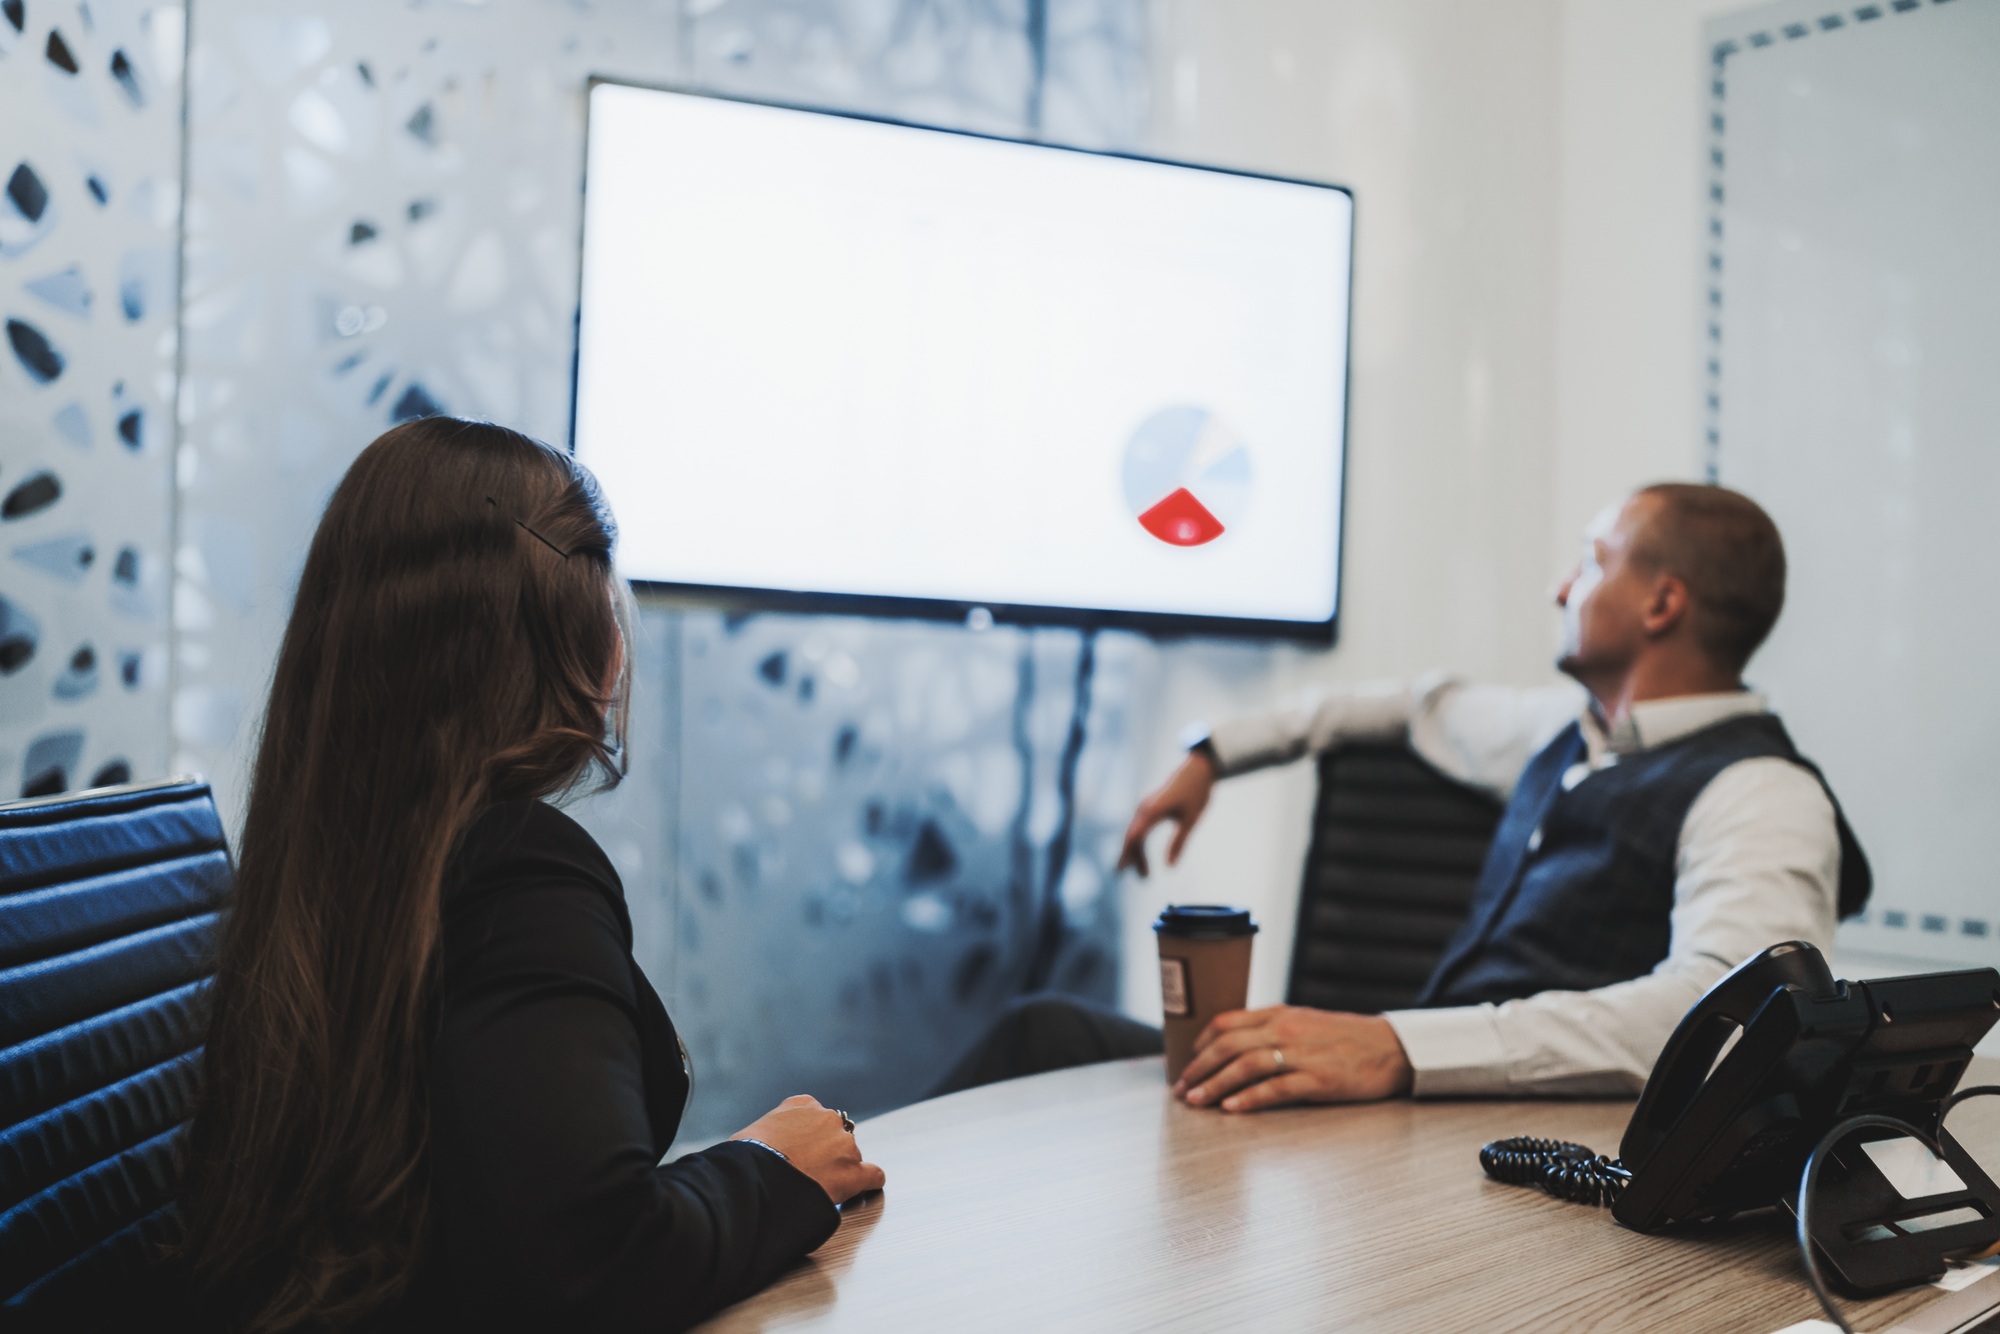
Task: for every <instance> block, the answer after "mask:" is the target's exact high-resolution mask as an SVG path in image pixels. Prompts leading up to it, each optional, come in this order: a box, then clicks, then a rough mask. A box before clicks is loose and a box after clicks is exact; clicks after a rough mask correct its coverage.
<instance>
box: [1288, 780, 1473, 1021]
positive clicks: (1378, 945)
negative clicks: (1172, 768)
mask: <svg viewBox="0 0 2000 1334" xmlns="http://www.w3.org/2000/svg"><path fill="white" fill-rule="evenodd" d="M1499 822H1500V803H1499V802H1498V801H1496V800H1495V799H1494V798H1493V797H1492V796H1491V795H1489V794H1487V793H1485V792H1480V791H1477V790H1475V789H1473V788H1469V787H1466V786H1465V785H1464V784H1462V783H1459V782H1456V781H1454V780H1452V779H1450V778H1446V777H1445V776H1444V775H1443V774H1441V773H1439V772H1438V771H1437V770H1435V769H1433V768H1431V766H1430V765H1428V764H1426V763H1424V762H1423V761H1422V760H1420V759H1418V758H1417V756H1416V755H1415V754H1414V753H1413V752H1411V751H1410V750H1409V749H1408V748H1407V747H1405V746H1395V745H1366V746H1362V745H1351V746H1340V747H1337V748H1335V749H1334V750H1331V751H1328V752H1327V753H1326V754H1325V755H1324V756H1322V757H1321V759H1320V763H1319V798H1318V802H1317V804H1316V805H1315V807H1314V810H1313V834H1312V843H1311V846H1310V847H1309V849H1308V850H1307V853H1306V869H1305V883H1304V884H1303V885H1301V886H1300V889H1299V917H1298V933H1297V935H1296V936H1295V937H1294V942H1293V946H1292V974H1291V982H1290V985H1289V988H1288V991H1287V994H1286V997H1285V999H1286V1000H1287V1001H1288V1002H1289V1003H1290V1004H1293V1005H1313V1006H1317V1007H1319V1008H1320V1009H1325V1010H1348V1011H1352V1012H1355V1013H1360V1014H1379V1013H1380V1012H1381V1011H1383V1010H1394V1009H1398V1008H1401V1007H1404V1006H1407V1005H1409V1003H1410V1002H1411V1001H1413V1000H1415V999H1416V998H1417V993H1418V992H1419V991H1421V990H1422V989H1423V985H1424V983H1425V981H1426V980H1428V979H1429V977H1430V975H1431V969H1433V968H1434V967H1436V966H1437V961H1438V959H1439V958H1440V957H1441V956H1442V955H1443V954H1444V947H1445V945H1446V944H1447V943H1448V942H1449V941H1450V940H1451V937H1452V933H1453V932H1455V931H1456V930H1458V928H1459V925H1460V923H1462V922H1464V921H1465V915H1466V912H1467V911H1468V910H1469V908H1470V907H1471V903H1472V890H1473V886H1474V885H1475V884H1477V883H1478V880H1479V868H1480V866H1481V865H1482V864H1483V863H1484V862H1485V860H1486V849H1487V847H1488V845H1489V844H1491V843H1492V842H1493V830H1494V827H1495V826H1496V825H1498V824H1499Z"/></svg>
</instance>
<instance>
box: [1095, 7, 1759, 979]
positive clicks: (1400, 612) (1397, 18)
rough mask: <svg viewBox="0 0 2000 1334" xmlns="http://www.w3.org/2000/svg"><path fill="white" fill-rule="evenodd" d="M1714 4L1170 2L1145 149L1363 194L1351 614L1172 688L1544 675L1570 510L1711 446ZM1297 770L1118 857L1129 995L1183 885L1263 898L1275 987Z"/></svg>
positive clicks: (1572, 524) (1302, 810)
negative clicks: (1551, 597) (1709, 147)
mask: <svg viewBox="0 0 2000 1334" xmlns="http://www.w3.org/2000/svg"><path fill="white" fill-rule="evenodd" d="M1731 7H1733V6H1730V5H1727V4H1722V3H1716V2H1715V0H1155V3H1154V6H1153V21H1154V27H1153V33H1152V41H1153V43H1154V52H1153V62H1152V63H1153V69H1154V110H1153V134H1152V143H1151V147H1152V150H1153V151H1155V152H1158V153H1161V154H1163V155H1166V156H1171V157H1181V158H1190V159H1195V160H1200V161H1209V162H1217V163H1221V164H1225V165H1230V166H1241V167H1251V168H1258V169H1262V170H1268V171H1276V172H1282V173H1288V174H1295V175H1301V176H1309V177H1318V178H1321V179H1326V180H1331V181H1336V182H1339V183H1341V184H1345V185H1350V186H1352V187H1354V189H1355V192H1356V197H1357V210H1356V219H1357V225H1356V279H1355V312H1354V367H1353V374H1354V381H1353V391H1352V394H1353V406H1352V419H1351V423H1350V450H1351V454H1350V464H1349V474H1348V480H1349V510H1348V522H1349V529H1348V535H1347V561H1348V564H1347V570H1346V583H1345V606H1344V610H1343V613H1342V625H1341V642H1340V644H1339V646H1338V647H1337V648H1336V649H1335V650H1334V651H1333V652H1331V653H1329V654H1323V655H1321V654H1303V653H1291V654H1279V655H1277V656H1276V657H1275V658H1274V659H1267V660H1264V661H1265V663H1266V664H1267V665H1264V666H1263V667H1262V669H1261V670H1249V669H1248V668H1247V667H1246V668H1244V669H1240V670H1237V671H1235V672H1233V673H1232V672H1231V671H1229V670H1228V659H1227V657H1226V655H1225V654H1224V653H1223V652H1222V651H1221V650H1216V651H1214V652H1213V653H1211V654H1210V655H1208V656H1207V657H1198V656H1195V655H1187V654H1182V655H1180V656H1179V657H1177V658H1176V659H1174V660H1173V662H1172V663H1171V664H1170V666H1169V669H1168V671H1167V673H1166V679H1165V681H1164V682H1163V691H1162V696H1163V697H1162V700H1161V706H1162V707H1161V710H1160V716H1162V717H1166V718H1173V719H1188V718H1195V717H1218V716H1222V715H1224V714H1226V713H1229V712H1233V711H1238V710H1247V709H1250V708H1254V707H1256V705H1257V703H1258V702H1259V700H1260V699H1264V698H1268V697H1269V696H1270V695H1271V694H1273V693H1276V692H1279V691H1282V690H1285V689H1289V688H1293V687H1296V686H1298V685H1301V684H1305V683H1308V682H1311V681H1315V680H1355V679H1366V678H1370V677H1377V676H1391V675H1406V674H1409V673H1413V672H1417V671H1421V670H1424V669H1426V668H1431V667H1447V668H1451V669H1453V670H1455V671H1459V672H1462V673H1465V674H1467V675H1469V676H1474V677H1479V678H1483V679H1488V680H1499V681H1507V682H1515V683H1521V684H1529V683H1534V682H1538V681H1545V680H1548V679H1550V676H1551V669H1550V666H1549V660H1550V655H1551V652H1552V650H1553V647H1554V642H1555V638H1554V635H1555V620H1554V615H1553V613H1552V612H1551V611H1550V610H1549V608H1548V593H1549V589H1550V586H1551V584H1552V583H1553V580H1554V577H1555V576H1556V575H1557V573H1558V572H1559V571H1560V570H1561V568H1562V567H1563V566H1564V565H1565V564H1566V563H1567V562H1568V561H1569V560H1571V559H1572V558H1573V554H1574V551H1575V544H1576V534H1577V532H1578V531H1579V530H1580V529H1581V527H1582V525H1583V524H1584V522H1585V521H1586V520H1587V519H1588V518H1589V517H1590V516H1591V515H1592V514H1593V513H1594V512H1595V511H1596V510H1597V509H1598V508H1599V507H1600V506H1601V505H1603V504H1604V503H1605V502H1606V501H1607V500H1609V499H1612V498H1614V497H1616V496H1617V495H1619V494H1621V493H1622V492H1624V491H1625V490H1628V489H1630V488H1631V487H1633V486H1635V485H1638V484H1641V483H1644V482H1647V481H1652V480H1657V479H1660V478H1668V477H1692V476H1694V475H1696V472H1697V469H1698V467H1699V462H1700V450H1699V437H1698V430H1699V423H1700V418H1699V412H1698V408H1699V399H1698V392H1699V390H1698V383H1699V382H1698V379H1697V376H1696V370H1697V366H1696V353H1695V346H1696V344H1695V337H1694V334H1695V328H1696V325H1695V320H1696V316H1697V305H1696V302H1697V298H1698V293H1699V291H1700V286H1699V270H1698V267H1697V265H1698V263H1699V262H1700V261H1699V253H1700V251H1699V242H1700V232H1699V228H1700V226H1701V211H1700V177H1699V169H1700V162H1701V153H1702V150H1703V144H1704V139H1703V118H1704V116H1705V114H1706V111H1705V103H1704V100H1703V83H1702V77H1703V76H1702V71H1703V68H1704V62H1703V57H1702V53H1701V24H1702V21H1703V19H1704V18H1705V17H1707V16H1708V15H1710V14H1713V13H1715V12H1718V11H1720V10H1723V9H1727V8H1731ZM1173 758H1174V746H1173V738H1172V737H1171V736H1161V737H1160V738H1158V751H1157V757H1156V761H1155V766H1154V767H1155V771H1156V772H1157V773H1163V772H1164V771H1165V770H1166V769H1167V768H1168V767H1169V766H1170V765H1171V763H1172V761H1173ZM1311 793H1312V773H1311V770H1310V768H1309V767H1308V766H1304V765H1298V766H1293V767H1292V768H1291V769H1289V770H1286V771H1283V772H1281V773H1275V774H1266V775H1258V776H1256V777H1254V778H1246V779H1242V780H1238V781H1237V782H1234V783H1231V784H1228V785H1225V786H1224V787H1223V788H1221V789H1219V792H1218V797H1217V800H1216V803H1215V805H1214V807H1213V808H1212V810H1211V812H1210V814H1209V817H1208V820H1207V822H1206V824H1205V827H1204V828H1203V830H1202V831H1201V834H1200V836H1198V837H1197V839H1196V840H1195V842H1194V844H1193V845H1192V846H1191V848H1190V850H1189V854H1188V857H1187V859H1186V861H1185V862H1184V864H1183V867H1182V868H1181V869H1180V870H1179V871H1178V872H1176V873H1174V874H1171V875H1167V876H1164V877H1156V879H1155V880H1154V881H1153V882H1152V883H1150V884H1148V885H1145V886H1139V885H1138V884H1137V883H1136V882H1133V883H1128V886H1127V889H1126V895H1127V898H1126V901H1125V906H1126V926H1125V945H1126V950H1127V961H1128V967H1127V968H1126V970H1125V977H1126V981H1125V993H1124V994H1125V1001H1126V1004H1127V1007H1128V1008H1129V1009H1131V1010H1132V1011H1133V1012H1134V1013H1138V1014H1156V1013H1157V1010H1158V997H1157V995H1155V994H1153V991H1154V987H1155V984H1154V979H1153V976H1152V971H1151V970H1150V969H1149V968H1148V967H1146V966H1145V962H1146V957H1147V956H1148V955H1149V954H1150V953H1151V951H1152V941H1151V936H1150V932H1149V931H1148V929H1147V927H1148V923H1149V922H1150V919H1151V916H1152V914H1153V912H1154V911H1156V910H1157V908H1158V906H1159V905H1160V904H1161V903H1163V902H1166V901H1168V900H1169V899H1198V898H1209V899H1216V898H1221V899H1228V900H1231V901H1241V902H1247V903H1249V904H1251V905H1252V906H1253V908H1254V909H1255V910H1256V911H1257V913H1258V916H1259V918H1260V920H1262V921H1263V922H1264V925H1265V931H1264V934H1263V935H1262V936H1261V937H1260V939H1259V947H1258V948H1259V953H1258V960H1257V967H1256V969H1255V971H1254V973H1253V976H1252V981H1251V993H1252V1000H1253V1002H1256V1003H1266V1002H1271V1001H1275V1000H1277V999H1279V998H1280V996H1281V995H1282V993H1283V989H1284V978H1285V971H1286V968H1287V965H1288V963H1289V951H1290V935H1291V924H1292V917H1293V913H1294V911H1295V907H1296V901H1297V890H1298V876H1299V864H1300V859H1301V857H1302V856H1303V853H1304V845H1305V837H1306V821H1307V817H1308V814H1309V810H1310V801H1311Z"/></svg>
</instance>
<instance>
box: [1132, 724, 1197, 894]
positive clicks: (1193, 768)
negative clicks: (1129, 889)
mask: <svg viewBox="0 0 2000 1334" xmlns="http://www.w3.org/2000/svg"><path fill="white" fill-rule="evenodd" d="M1214 791H1215V763H1214V761H1212V760H1210V759H1209V758H1208V755H1207V754H1206V753H1205V752H1203V751H1199V750H1193V751H1189V752H1188V757H1187V758H1186V759H1184V760H1182V761H1181V763H1180V767H1179V768H1177V769H1175V770H1174V771H1173V773H1172V774H1171V775H1169V776H1168V778H1167V781H1166V782H1164V783H1162V784H1160V785H1159V787H1157V788H1155V789H1154V790H1153V791H1151V792H1149V793H1147V794H1146V799H1145V800H1144V801H1142V802H1140V803H1139V809H1138V811H1137V812H1135V813H1134V814H1133V816H1132V823H1131V824H1130V825H1128V826H1126V829H1125V846H1124V848H1123V849H1122V850H1121V851H1120V852H1119V854H1118V869H1119V870H1121V871H1122V870H1124V869H1125V868H1126V867H1128V866H1129V867H1131V868H1132V869H1133V870H1135V871H1137V872H1138V873H1139V876H1140V878H1141V879H1144V878H1145V875H1146V872H1147V871H1148V870H1150V869H1151V868H1150V867H1148V866H1147V865H1146V835H1148V834H1150V833H1152V832H1153V827H1154V826H1155V825H1157V824H1159V823H1160V822H1161V821H1163V820H1172V821H1173V822H1174V838H1173V842H1171V843H1169V844H1168V845H1167V865H1169V866H1172V865H1173V864H1174V863H1176V862H1178V861H1179V860H1180V859H1181V849H1182V848H1184V847H1186V846H1187V841H1188V835H1189V834H1192V833H1193V832H1194V825H1195V821H1197V820H1199V819H1201V813H1202V812H1203V811H1205V810H1207V809H1208V798H1209V794H1210V793H1212V792H1214Z"/></svg>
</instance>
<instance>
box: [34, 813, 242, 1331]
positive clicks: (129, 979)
mask: <svg viewBox="0 0 2000 1334" xmlns="http://www.w3.org/2000/svg"><path fill="white" fill-rule="evenodd" d="M229 884H230V867H229V854H228V851H227V849H226V848H225V847H224V844H223V837H222V822H221V820H220V819H219V818H218V817H217V814H216V810H215V801H214V798H213V797H211V796H210V795H209V790H208V786H207V785H206V784H205V783H199V782H191V781H187V780H177V781H173V782H167V783H151V784H140V785H134V786H128V787H117V788H101V789H98V790H96V791H93V792H87V793H81V794H77V795H74V796H64V797H48V798H43V799H41V800H37V801H20V802H12V803H9V804H6V805H0V1325H6V1326H8V1327H10V1328H11V1327H12V1326H13V1324H14V1323H15V1322H16V1321H17V1320H18V1321H20V1322H21V1323H23V1324H26V1323H29V1322H30V1320H32V1322H33V1323H34V1324H36V1325H37V1326H42V1325H46V1324H48V1323H49V1320H50V1318H51V1316H52V1315H53V1314H54V1313H55V1312H58V1311H61V1312H69V1311H73V1310H76V1309H78V1308H79V1307H85V1308H87V1307H89V1306H91V1305H93V1304H94V1303H95V1302H96V1301H98V1300H99V1299H100V1298H102V1297H103V1296H104V1295H105V1294H107V1293H110V1292H113V1291H116V1290H117V1289H118V1288H119V1287H120V1286H121V1285H122V1280H123V1279H125V1278H126V1277H128V1276H129V1275H130V1274H131V1273H133V1272H134V1271H135V1270H136V1268H137V1267H138V1265H139V1264H140V1262H141V1261H142V1259H143V1257H144V1256H145V1254H146V1251H147V1249H148V1247H149V1246H150V1245H151V1244H152V1243H153V1242H155V1241H157V1240H158V1239H159V1238H160V1236H162V1235H163V1233H164V1232H165V1231H166V1230H167V1229H168V1228H169V1226H170V1218H169V1214H168V1209H169V1202H170V1200H171V1197H172V1195H173V1191H174V1188H175V1180H176V1168H175V1141H176V1139H177V1138H178V1136H179V1135H180V1132H181V1129H182V1127H183V1125H184V1123H185V1122H186V1120H187V1118H188V1116H189V1114H190V1112H191V1111H192V1108H193V1097H194V1090H195V1082H196V1062H197V1060H198V1058H199V1056H200V1053H201V1040H202V1030H203V1018H204V1016H203V993H204V990H205V988H206V986H207V981H206V979H207V977H208V975H209V974H210V972H211V971H212V969H213V963H212V955H213V946H214V940H215V932H216V924H217V910H218V908H219V907H220V906H221V903H222V900H223V898H224V896H225V895H226V894H227V893H228V890H229Z"/></svg>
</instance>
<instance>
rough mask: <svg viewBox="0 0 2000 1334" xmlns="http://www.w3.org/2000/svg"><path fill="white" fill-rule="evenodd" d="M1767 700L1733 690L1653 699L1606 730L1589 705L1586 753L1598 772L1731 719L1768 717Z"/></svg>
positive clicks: (1585, 725) (1593, 706) (1754, 693)
mask: <svg viewBox="0 0 2000 1334" xmlns="http://www.w3.org/2000/svg"><path fill="white" fill-rule="evenodd" d="M1768 711H1769V709H1768V707H1767V705H1766V703H1765V700H1764V696H1763V695H1762V694H1760V693H1758V692H1757V691H1754V690H1730V691H1725V692H1723V693H1721V694H1716V695H1675V696H1672V697H1670V698H1667V699H1649V700H1646V701H1644V702H1642V703H1639V704H1634V705H1633V706H1632V707H1631V708H1630V709H1628V710H1626V713H1625V717H1624V718H1623V719H1622V720H1621V721H1620V722H1619V724H1618V725H1617V726H1616V727H1612V728H1606V727H1605V725H1604V723H1603V721H1602V720H1601V719H1600V718H1599V717H1598V716H1597V706H1596V704H1595V703H1592V704H1589V705H1587V706H1585V708H1584V710H1583V717H1582V718H1581V719H1580V720H1579V722H1580V724H1581V726H1582V729H1583V740H1584V746H1585V749H1586V750H1588V752H1589V754H1590V763H1591V765H1592V767H1593V768H1595V767H1598V766H1601V765H1604V764H1610V763H1615V762H1616V760H1617V757H1618V756H1620V755H1636V754H1638V753H1639V752H1640V751H1645V750H1651V749H1653V748H1654V747H1655V746H1664V745H1667V744H1668V743H1669V742H1674V741H1679V740H1680V739H1681V738H1682V737H1685V736H1690V735H1692V734H1693V733H1696V732H1699V731H1700V730H1701V729H1702V728H1704V727H1709V726H1712V725H1714V724H1716V723H1719V722H1721V721H1722V720H1723V719H1725V718H1739V717H1742V716H1744V715H1746V714H1756V713H1766V712H1768Z"/></svg>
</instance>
